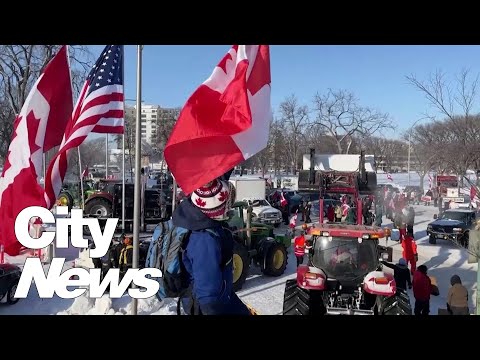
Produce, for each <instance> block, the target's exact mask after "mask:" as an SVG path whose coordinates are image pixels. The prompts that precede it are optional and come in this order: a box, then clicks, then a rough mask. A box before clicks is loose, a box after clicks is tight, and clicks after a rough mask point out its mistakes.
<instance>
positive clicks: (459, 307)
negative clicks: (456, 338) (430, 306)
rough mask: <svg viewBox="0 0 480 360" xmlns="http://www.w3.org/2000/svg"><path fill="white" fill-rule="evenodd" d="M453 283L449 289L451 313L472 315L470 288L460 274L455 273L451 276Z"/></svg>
mask: <svg viewBox="0 0 480 360" xmlns="http://www.w3.org/2000/svg"><path fill="white" fill-rule="evenodd" d="M450 284H451V285H452V286H451V287H450V289H448V295H447V310H448V312H449V313H450V314H451V315H470V311H469V309H468V290H467V288H466V287H465V286H463V285H462V280H461V279H460V276H458V275H453V276H452V277H451V278H450Z"/></svg>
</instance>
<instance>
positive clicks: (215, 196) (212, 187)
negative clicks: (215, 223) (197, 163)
mask: <svg viewBox="0 0 480 360" xmlns="http://www.w3.org/2000/svg"><path fill="white" fill-rule="evenodd" d="M190 198H191V200H192V203H193V205H195V206H196V207H198V208H199V209H200V210H201V211H202V212H203V213H204V214H205V215H207V216H208V217H209V218H211V219H214V220H225V219H226V215H227V212H228V210H230V208H231V206H232V203H233V201H235V188H234V187H233V185H232V184H231V183H230V182H226V181H220V180H218V179H215V180H213V181H211V182H209V183H208V184H206V185H204V186H202V187H200V188H198V189H197V190H195V191H194V192H193V193H192V195H191V196H190Z"/></svg>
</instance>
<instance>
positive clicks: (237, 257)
mask: <svg viewBox="0 0 480 360" xmlns="http://www.w3.org/2000/svg"><path fill="white" fill-rule="evenodd" d="M249 264H250V261H249V258H248V251H247V248H246V247H245V246H244V245H242V244H240V243H239V242H237V241H234V242H233V258H232V269H233V291H238V290H240V289H241V288H242V286H243V284H244V283H245V280H247V275H248V267H249Z"/></svg>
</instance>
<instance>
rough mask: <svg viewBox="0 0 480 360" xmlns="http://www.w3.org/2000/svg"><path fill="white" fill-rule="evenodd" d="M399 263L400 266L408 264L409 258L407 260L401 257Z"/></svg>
mask: <svg viewBox="0 0 480 360" xmlns="http://www.w3.org/2000/svg"><path fill="white" fill-rule="evenodd" d="M398 265H399V266H407V260H405V259H404V258H400V259H399V260H398Z"/></svg>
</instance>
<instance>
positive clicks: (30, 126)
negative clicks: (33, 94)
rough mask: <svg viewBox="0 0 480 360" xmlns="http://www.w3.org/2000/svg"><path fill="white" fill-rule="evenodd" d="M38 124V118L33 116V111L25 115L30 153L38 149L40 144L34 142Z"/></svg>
mask: <svg viewBox="0 0 480 360" xmlns="http://www.w3.org/2000/svg"><path fill="white" fill-rule="evenodd" d="M38 125H40V119H37V118H35V115H34V114H33V111H30V113H29V114H28V115H27V131H28V146H29V147H30V154H33V153H34V152H35V151H37V150H38V149H40V146H38V145H37V143H36V142H35V138H36V137H37V132H38Z"/></svg>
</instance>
